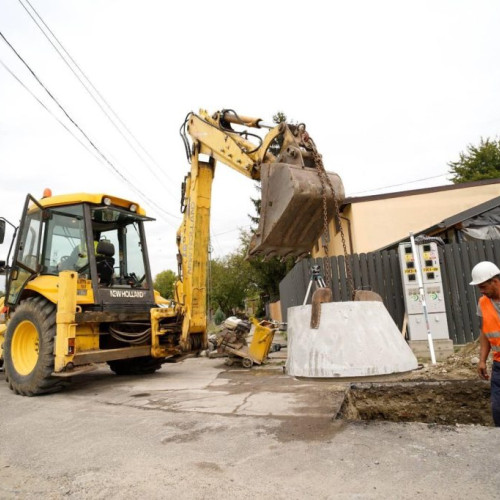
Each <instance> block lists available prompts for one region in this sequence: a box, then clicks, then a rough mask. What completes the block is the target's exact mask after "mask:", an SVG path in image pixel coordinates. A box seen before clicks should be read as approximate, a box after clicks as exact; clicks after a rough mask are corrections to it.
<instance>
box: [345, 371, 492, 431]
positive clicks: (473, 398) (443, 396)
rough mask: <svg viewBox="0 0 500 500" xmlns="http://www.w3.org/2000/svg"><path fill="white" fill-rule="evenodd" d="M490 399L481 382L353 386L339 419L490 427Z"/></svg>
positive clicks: (397, 383) (392, 383) (483, 383)
mask: <svg viewBox="0 0 500 500" xmlns="http://www.w3.org/2000/svg"><path fill="white" fill-rule="evenodd" d="M489 400H490V389H489V384H488V382H486V381H483V380H446V381H422V382H396V383H394V382H387V383H372V384H353V385H351V387H350V388H349V390H348V391H347V394H346V398H345V400H344V403H343V405H342V407H341V410H340V413H339V416H340V418H344V419H348V420H385V421H391V422H423V423H429V424H430V423H433V424H439V425H456V424H476V425H487V426H490V425H492V424H493V421H492V418H491V412H490V404H489Z"/></svg>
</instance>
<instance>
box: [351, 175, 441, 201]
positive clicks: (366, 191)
mask: <svg viewBox="0 0 500 500" xmlns="http://www.w3.org/2000/svg"><path fill="white" fill-rule="evenodd" d="M445 175H449V174H448V173H445V174H440V175H433V176H432V177H424V178H423V179H417V180H415V181H408V182H402V183H401V184H391V185H390V186H383V187H379V188H373V189H366V190H365V191H356V192H355V193H350V194H349V196H354V195H358V194H363V193H370V192H372V191H380V190H381V189H389V188H393V187H400V186H406V185H407V184H415V183H417V182H422V181H428V180H431V179H437V178H438V177H443V176H445Z"/></svg>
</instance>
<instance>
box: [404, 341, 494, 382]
mask: <svg viewBox="0 0 500 500" xmlns="http://www.w3.org/2000/svg"><path fill="white" fill-rule="evenodd" d="M490 358H491V356H490ZM478 363H479V341H475V342H471V343H469V344H465V345H464V346H463V347H462V348H461V349H460V350H459V351H457V352H455V353H453V354H452V355H450V356H448V358H446V359H445V360H444V361H441V362H438V363H436V364H435V365H432V364H431V363H425V364H423V365H422V368H421V369H419V370H415V371H414V372H412V374H411V375H410V377H408V378H410V379H424V380H447V379H455V380H458V379H477V378H478V374H477V365H478ZM488 371H489V372H490V373H491V359H489V360H488Z"/></svg>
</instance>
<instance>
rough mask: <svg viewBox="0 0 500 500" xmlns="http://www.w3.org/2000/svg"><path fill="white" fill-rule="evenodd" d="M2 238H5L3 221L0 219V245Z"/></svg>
mask: <svg viewBox="0 0 500 500" xmlns="http://www.w3.org/2000/svg"><path fill="white" fill-rule="evenodd" d="M4 238H5V221H4V220H3V219H0V244H2V243H3V240H4ZM4 265H5V263H4Z"/></svg>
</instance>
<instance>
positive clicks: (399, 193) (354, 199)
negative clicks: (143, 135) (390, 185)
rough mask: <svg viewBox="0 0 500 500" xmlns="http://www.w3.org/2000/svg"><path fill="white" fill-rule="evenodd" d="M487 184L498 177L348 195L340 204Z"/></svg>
mask: <svg viewBox="0 0 500 500" xmlns="http://www.w3.org/2000/svg"><path fill="white" fill-rule="evenodd" d="M488 184H500V178H498V179H484V180H482V181H474V182H462V183H460V184H449V185H446V186H434V187H430V188H422V189H413V190H406V191H397V192H393V193H383V194H375V195H371V196H349V197H347V198H346V199H345V200H344V202H343V203H342V206H343V207H344V206H346V205H350V204H351V203H362V202H364V201H375V200H384V199H389V198H398V197H402V196H416V195H419V194H427V193H438V192H440V191H452V190H456V189H466V188H471V187H476V186H485V185H488Z"/></svg>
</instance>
